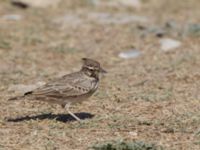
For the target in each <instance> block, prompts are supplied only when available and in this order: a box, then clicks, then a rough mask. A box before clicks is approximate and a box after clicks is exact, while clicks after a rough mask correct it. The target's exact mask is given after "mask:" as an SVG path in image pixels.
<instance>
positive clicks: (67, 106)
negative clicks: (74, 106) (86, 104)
mask: <svg viewBox="0 0 200 150" xmlns="http://www.w3.org/2000/svg"><path fill="white" fill-rule="evenodd" d="M69 107H70V104H69V103H68V104H66V105H65V109H66V110H67V112H68V113H69V114H70V115H71V116H72V117H74V118H75V119H76V120H77V121H79V122H80V121H81V119H80V118H79V117H77V116H76V115H75V114H74V113H72V112H71V111H70V110H69Z"/></svg>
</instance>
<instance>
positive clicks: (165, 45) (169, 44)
mask: <svg viewBox="0 0 200 150" xmlns="http://www.w3.org/2000/svg"><path fill="white" fill-rule="evenodd" d="M160 44H161V49H162V50H163V51H169V50H172V49H175V48H178V47H180V46H181V42H180V41H177V40H173V39H170V38H165V39H161V40H160Z"/></svg>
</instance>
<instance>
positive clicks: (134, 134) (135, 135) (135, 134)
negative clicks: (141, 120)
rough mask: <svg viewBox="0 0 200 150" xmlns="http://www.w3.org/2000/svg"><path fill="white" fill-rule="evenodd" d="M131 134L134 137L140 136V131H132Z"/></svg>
mask: <svg viewBox="0 0 200 150" xmlns="http://www.w3.org/2000/svg"><path fill="white" fill-rule="evenodd" d="M129 134H130V135H131V136H133V137H137V136H138V133H137V132H135V131H130V132H129Z"/></svg>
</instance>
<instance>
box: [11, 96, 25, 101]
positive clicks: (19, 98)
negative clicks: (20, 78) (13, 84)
mask: <svg viewBox="0 0 200 150" xmlns="http://www.w3.org/2000/svg"><path fill="white" fill-rule="evenodd" d="M24 97H25V95H23V96H16V97H11V98H9V99H8V101H15V100H23V99H24Z"/></svg>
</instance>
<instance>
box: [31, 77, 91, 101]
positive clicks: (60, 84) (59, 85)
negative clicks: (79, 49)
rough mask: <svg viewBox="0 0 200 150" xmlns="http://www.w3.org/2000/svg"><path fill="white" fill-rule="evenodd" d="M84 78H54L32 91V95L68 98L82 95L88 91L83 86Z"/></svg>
mask: <svg viewBox="0 0 200 150" xmlns="http://www.w3.org/2000/svg"><path fill="white" fill-rule="evenodd" d="M84 83H85V78H77V79H72V78H71V76H65V78H63V79H60V80H56V81H53V82H50V83H47V84H46V85H44V86H42V87H40V88H38V89H36V90H34V91H32V93H31V94H32V95H34V96H38V97H40V96H42V97H43V96H47V97H52V98H68V97H75V96H79V95H84V94H86V93H88V92H89V90H90V89H89V88H88V87H87V86H85V84H84Z"/></svg>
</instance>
